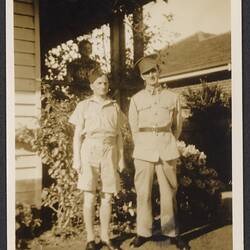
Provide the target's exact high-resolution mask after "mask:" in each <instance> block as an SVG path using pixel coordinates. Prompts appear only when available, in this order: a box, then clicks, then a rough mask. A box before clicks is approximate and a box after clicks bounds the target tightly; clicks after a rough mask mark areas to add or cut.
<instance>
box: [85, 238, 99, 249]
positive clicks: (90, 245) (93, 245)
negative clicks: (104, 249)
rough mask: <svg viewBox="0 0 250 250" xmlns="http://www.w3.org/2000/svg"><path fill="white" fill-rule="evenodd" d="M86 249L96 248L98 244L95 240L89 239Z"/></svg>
mask: <svg viewBox="0 0 250 250" xmlns="http://www.w3.org/2000/svg"><path fill="white" fill-rule="evenodd" d="M85 250H96V244H95V241H93V240H92V241H89V242H88V243H87V245H86V248H85Z"/></svg>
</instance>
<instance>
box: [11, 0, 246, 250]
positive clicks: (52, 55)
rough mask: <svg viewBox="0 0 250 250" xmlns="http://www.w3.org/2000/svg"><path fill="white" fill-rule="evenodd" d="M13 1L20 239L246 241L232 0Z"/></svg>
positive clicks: (22, 244) (180, 244)
mask: <svg viewBox="0 0 250 250" xmlns="http://www.w3.org/2000/svg"><path fill="white" fill-rule="evenodd" d="M234 5H235V3H234ZM10 9H11V11H12V15H13V21H12V22H11V21H10V23H11V25H12V26H11V29H12V30H13V35H12V39H11V40H10V44H12V45H13V51H12V53H13V69H12V70H13V108H14V112H13V117H14V118H13V121H14V125H13V128H14V129H13V131H12V133H13V138H14V140H15V143H14V144H13V145H12V146H13V147H15V149H14V153H13V165H12V166H11V168H12V170H11V171H12V173H13V174H12V175H11V178H12V179H11V181H9V183H11V185H12V187H13V189H12V190H13V192H12V196H13V198H12V200H13V201H14V203H15V204H14V205H13V206H14V209H13V211H14V213H13V214H11V215H10V217H13V218H12V221H13V223H12V224H15V225H14V228H13V230H12V232H13V234H12V235H11V238H12V244H11V246H12V247H13V248H12V247H10V248H8V249H16V250H24V249H31V250H59V249H60V250H68V249H71V250H79V249H84V250H101V249H106V250H119V249H120V250H130V249H142V250H162V249H168V250H175V249H181V250H190V249H192V250H198V249H199V250H200V249H202V250H231V249H234V250H236V249H237V250H238V249H239V250H241V249H243V248H241V247H242V245H241V244H242V243H239V248H235V244H236V243H235V242H236V241H235V239H234V247H233V236H234V233H235V232H236V231H237V228H236V226H237V225H236V224H235V223H236V221H237V218H235V217H234V216H233V213H232V211H233V209H232V207H233V202H235V203H238V205H239V207H240V201H241V200H240V198H238V196H237V195H238V194H240V193H241V192H242V191H241V189H240V188H241V186H242V183H241V182H237V183H236V181H239V180H240V177H239V178H238V177H234V174H233V173H234V172H237V171H234V169H235V167H236V168H237V166H234V164H233V162H235V160H234V159H236V158H237V157H235V158H234V154H237V153H235V152H236V151H234V149H233V150H232V148H233V146H237V144H236V141H235V143H232V142H233V136H232V135H234V132H233V131H235V130H234V129H235V128H236V127H237V123H234V121H233V116H232V113H233V112H235V110H238V111H237V112H236V113H238V114H239V113H240V112H241V106H240V108H239V109H236V108H235V106H234V104H235V103H236V99H237V98H236V96H237V95H236V94H235V95H234V89H235V87H234V86H235V85H234V84H235V81H234V80H233V79H234V78H233V75H234V74H236V71H237V70H235V72H234V60H235V59H234V57H233V53H234V52H232V51H234V50H233V46H235V47H237V46H236V43H234V42H232V41H233V35H234V34H233V32H232V26H235V27H237V24H235V23H234V22H233V21H232V18H233V17H232V14H231V13H232V2H231V1H230V0H220V1H216V0H154V1H152V0H91V1H89V0H53V1H49V0H14V1H13V2H12V5H11V7H10ZM235 30H236V29H235V28H234V32H235ZM238 32H239V33H240V26H239V30H238ZM240 85H241V81H240V80H239V82H238V90H240ZM233 100H234V101H233ZM238 101H239V105H241V104H240V100H238ZM232 111H233V112H232ZM236 120H237V119H236ZM238 121H239V120H238ZM239 122H240V121H239ZM235 124H236V125H235ZM238 132H240V130H238ZM233 144H234V145H233ZM238 149H239V152H240V147H238ZM238 163H239V168H238V170H239V173H240V172H241V171H242V169H241V167H240V166H241V165H240V164H241V163H240V161H238ZM9 167H10V166H9ZM9 171H10V170H9ZM239 173H238V176H240V174H239ZM235 186H238V187H239V191H238V192H233V188H235ZM9 195H10V194H9V193H8V196H9ZM235 195H236V196H235ZM234 211H236V210H234ZM238 213H239V214H241V213H242V211H240V210H238ZM239 220H240V219H239ZM10 224H11V223H10ZM238 232H239V233H240V232H241V229H240V227H239V229H238ZM9 237H10V235H9ZM9 243H10V242H9Z"/></svg>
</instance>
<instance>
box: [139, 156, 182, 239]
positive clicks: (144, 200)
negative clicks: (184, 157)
mask: <svg viewBox="0 0 250 250" xmlns="http://www.w3.org/2000/svg"><path fill="white" fill-rule="evenodd" d="M134 164H135V179H134V182H135V188H136V194H137V219H136V220H137V234H138V235H140V236H144V237H150V236H152V223H153V216H152V201H151V195H152V185H153V177H154V173H156V176H157V180H158V183H159V189H160V211H161V212H160V218H161V233H162V234H163V235H166V236H169V237H176V236H177V234H178V232H177V230H178V229H177V227H176V220H175V211H176V191H177V177H176V160H171V161H162V160H159V162H156V163H155V162H149V161H144V160H139V159H135V160H134Z"/></svg>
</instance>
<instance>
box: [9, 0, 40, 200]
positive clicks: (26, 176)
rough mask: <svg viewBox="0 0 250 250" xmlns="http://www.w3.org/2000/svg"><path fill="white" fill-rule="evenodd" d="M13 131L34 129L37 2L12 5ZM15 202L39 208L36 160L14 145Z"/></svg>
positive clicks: (36, 111)
mask: <svg viewBox="0 0 250 250" xmlns="http://www.w3.org/2000/svg"><path fill="white" fill-rule="evenodd" d="M14 56H15V58H14V59H15V66H14V70H15V127H16V129H19V128H22V127H28V128H34V127H36V126H37V125H38V124H37V118H38V117H39V115H40V106H41V105H40V78H41V73H40V67H41V61H40V27H39V2H38V1H36V0H34V1H33V0H17V1H14ZM15 162H16V164H15V169H16V199H17V201H24V202H28V201H32V202H34V203H36V204H39V194H40V192H41V178H42V168H41V160H40V158H39V157H38V156H37V155H36V154H35V153H34V152H31V151H30V150H26V149H24V148H22V147H19V145H16V152H15Z"/></svg>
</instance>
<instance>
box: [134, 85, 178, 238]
mask: <svg viewBox="0 0 250 250" xmlns="http://www.w3.org/2000/svg"><path fill="white" fill-rule="evenodd" d="M129 123H130V127H131V130H132V134H133V139H134V146H135V147H134V152H133V157H134V164H135V178H134V181H135V188H136V193H137V234H138V235H140V236H144V237H150V236H151V235H152V222H153V218H152V204H151V194H152V185H153V177H154V173H156V175H157V179H158V183H159V188H160V202H161V210H160V211H161V230H162V234H164V235H166V236H171V237H174V236H176V235H177V234H178V233H177V227H176V221H175V207H176V206H175V204H176V200H175V195H176V191H177V178H176V159H177V158H178V157H179V152H178V148H177V144H176V139H177V138H178V137H179V135H180V132H181V107H180V99H179V96H178V95H177V94H175V93H173V92H171V91H169V90H167V89H162V88H161V87H159V88H157V89H154V88H151V87H150V86H147V87H146V88H145V89H144V90H141V91H140V92H138V93H137V94H135V95H134V96H133V97H132V98H131V102H130V107H129ZM159 127H164V129H163V130H164V131H162V132H155V131H154V130H152V131H150V130H148V131H146V132H142V131H140V129H142V128H159Z"/></svg>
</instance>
